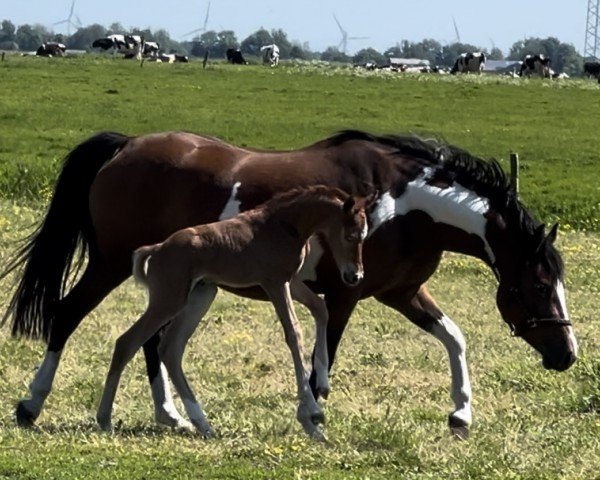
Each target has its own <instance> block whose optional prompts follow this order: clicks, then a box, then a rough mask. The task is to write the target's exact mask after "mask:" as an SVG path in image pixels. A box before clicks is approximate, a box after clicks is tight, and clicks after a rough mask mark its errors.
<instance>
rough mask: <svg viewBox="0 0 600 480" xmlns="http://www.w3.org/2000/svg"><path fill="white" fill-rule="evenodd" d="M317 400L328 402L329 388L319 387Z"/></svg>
mask: <svg viewBox="0 0 600 480" xmlns="http://www.w3.org/2000/svg"><path fill="white" fill-rule="evenodd" d="M316 393H317V398H322V399H323V400H327V397H329V387H319V388H317V392H316Z"/></svg>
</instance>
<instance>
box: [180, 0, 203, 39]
mask: <svg viewBox="0 0 600 480" xmlns="http://www.w3.org/2000/svg"><path fill="white" fill-rule="evenodd" d="M209 14H210V2H208V6H207V7H206V15H205V16H204V23H203V24H202V26H201V27H200V28H197V29H196V30H192V31H191V32H188V33H186V34H185V35H183V36H184V37H187V36H189V35H193V34H195V33H200V32H206V25H207V24H208V15H209Z"/></svg>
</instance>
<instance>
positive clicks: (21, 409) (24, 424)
mask: <svg viewBox="0 0 600 480" xmlns="http://www.w3.org/2000/svg"><path fill="white" fill-rule="evenodd" d="M15 419H16V420H17V425H18V426H19V427H21V428H31V427H33V426H34V425H35V420H36V419H37V416H36V415H34V414H33V413H31V412H30V411H29V410H27V407H26V406H25V402H24V401H23V400H21V401H20V402H19V403H18V404H17V409H16V410H15Z"/></svg>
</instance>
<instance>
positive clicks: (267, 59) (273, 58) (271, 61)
mask: <svg viewBox="0 0 600 480" xmlns="http://www.w3.org/2000/svg"><path fill="white" fill-rule="evenodd" d="M260 51H261V52H262V56H263V63H264V64H265V65H271V66H272V67H276V66H277V65H279V47H278V46H277V45H275V44H272V45H265V46H264V47H260Z"/></svg>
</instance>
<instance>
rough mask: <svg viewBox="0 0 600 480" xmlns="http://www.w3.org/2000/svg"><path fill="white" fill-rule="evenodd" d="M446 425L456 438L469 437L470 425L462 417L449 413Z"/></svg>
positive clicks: (465, 438)
mask: <svg viewBox="0 0 600 480" xmlns="http://www.w3.org/2000/svg"><path fill="white" fill-rule="evenodd" d="M448 425H449V427H450V433H451V434H452V436H453V437H454V438H456V439H458V440H467V439H468V438H469V427H470V425H469V424H468V423H467V422H465V421H464V420H463V419H461V418H458V417H455V416H453V415H452V414H450V415H449V416H448Z"/></svg>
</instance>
